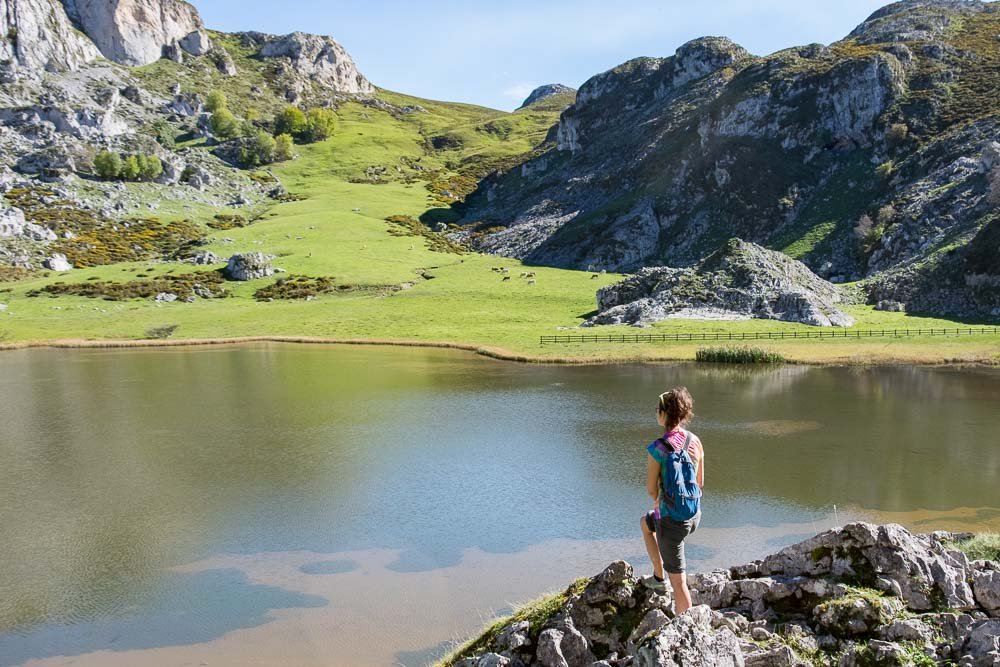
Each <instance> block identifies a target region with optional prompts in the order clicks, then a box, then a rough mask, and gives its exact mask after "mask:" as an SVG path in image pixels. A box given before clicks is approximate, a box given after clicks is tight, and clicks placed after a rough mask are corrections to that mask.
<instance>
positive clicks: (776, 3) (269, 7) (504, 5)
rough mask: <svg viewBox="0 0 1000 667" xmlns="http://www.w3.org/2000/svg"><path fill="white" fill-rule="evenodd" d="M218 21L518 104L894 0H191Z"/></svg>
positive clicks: (757, 49)
mask: <svg viewBox="0 0 1000 667" xmlns="http://www.w3.org/2000/svg"><path fill="white" fill-rule="evenodd" d="M193 4H195V6H197V7H198V10H199V11H200V12H201V15H202V18H203V19H204V21H205V24H206V25H207V26H208V27H210V28H213V29H216V30H225V31H238V30H260V31H262V32H271V33H277V34H284V33H287V32H292V31H294V30H302V31H305V32H313V33H319V34H325V35H332V36H333V37H334V38H335V39H337V41H339V42H340V43H341V44H343V45H344V47H345V48H346V49H347V50H348V52H350V54H351V55H352V56H353V57H354V60H355V61H356V62H357V63H358V67H359V68H360V70H361V72H362V73H363V74H365V76H367V77H368V78H369V79H370V80H371V81H372V82H373V83H375V84H376V85H378V86H381V87H383V88H388V89H390V90H395V91H398V92H403V93H409V94H413V95H417V96H420V97H425V98H430V99H439V100H450V101H456V102H471V103H475V104H482V105H484V106H489V107H494V108H498V109H508V110H509V109H513V108H515V107H517V106H518V105H519V104H520V103H521V100H522V99H523V98H524V97H525V96H526V95H527V94H528V92H530V91H531V89H532V88H533V87H534V86H537V85H540V84H543V83H564V84H566V85H570V86H573V87H574V88H575V87H578V86H579V85H580V84H581V83H583V82H584V81H586V80H587V79H588V78H589V77H590V76H592V75H594V74H597V73H598V72H603V71H604V70H606V69H609V68H611V67H614V66H615V65H617V64H619V63H622V62H624V61H626V60H629V59H630V58H634V57H636V56H668V55H671V54H673V52H674V50H675V49H676V48H677V47H678V46H679V45H681V44H683V43H684V42H686V41H688V40H690V39H693V38H695V37H700V36H703V35H725V36H727V37H730V38H731V39H733V40H734V41H736V42H738V43H740V44H742V45H743V46H744V47H746V48H747V49H749V50H750V51H751V52H752V53H757V54H766V53H772V52H774V51H777V50H779V49H782V48H785V47H788V46H794V45H798V44H808V43H811V42H822V43H829V42H832V41H836V40H837V39H840V38H841V37H843V36H845V35H846V34H847V33H848V32H850V31H851V30H852V29H853V28H854V26H856V25H857V24H858V23H861V21H863V20H864V19H865V18H866V17H867V16H868V15H869V14H871V13H872V12H873V11H875V10H876V9H877V8H878V7H880V6H882V5H883V4H886V3H885V2H884V0H839V1H838V2H827V1H825V0H699V1H697V2H691V1H683V2H682V1H680V0H660V1H659V2H656V1H652V0H647V1H641V0H615V1H604V2H596V1H594V0H534V1H533V2H532V1H529V0H501V1H500V2H496V1H494V2H482V1H481V0H465V1H464V2H459V1H456V0H424V1H422V2H419V1H418V2H415V1H412V0H410V1H406V0H372V1H369V2H358V1H349V2H336V1H334V2H322V1H320V0H295V1H294V2H287V3H286V2H275V1H274V0H267V1H265V0H193Z"/></svg>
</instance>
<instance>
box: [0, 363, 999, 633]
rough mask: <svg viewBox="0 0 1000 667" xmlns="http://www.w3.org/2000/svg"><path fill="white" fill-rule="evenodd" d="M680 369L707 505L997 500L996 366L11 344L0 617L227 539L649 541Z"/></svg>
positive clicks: (4, 622)
mask: <svg viewBox="0 0 1000 667" xmlns="http://www.w3.org/2000/svg"><path fill="white" fill-rule="evenodd" d="M676 384H685V385H687V386H688V387H689V388H690V389H691V391H692V393H693V394H694V396H695V400H696V408H695V409H696V412H697V415H698V416H697V419H696V421H695V423H694V424H693V425H692V429H693V430H694V431H695V432H696V433H698V434H699V435H700V436H701V437H702V439H703V441H704V443H705V447H706V450H707V452H708V454H707V460H706V470H707V473H708V487H707V494H708V495H707V496H706V527H715V528H720V527H736V526H746V525H775V524H778V523H793V522H799V523H802V522H808V521H810V520H812V519H815V518H818V517H820V516H825V515H826V513H827V512H828V511H829V509H830V507H831V506H832V505H833V504H837V505H841V506H843V505H857V506H860V507H864V508H869V509H875V510H892V511H900V512H908V511H912V510H914V509H917V508H929V509H937V510H951V509H953V508H955V507H977V508H990V507H996V505H997V502H998V500H997V498H996V496H995V493H994V492H993V489H995V488H997V487H998V486H1000V451H997V449H996V448H995V447H993V446H992V444H991V443H993V442H995V440H996V438H995V432H994V430H995V419H996V414H997V408H998V407H1000V372H998V371H995V370H987V371H982V370H976V371H965V370H963V371H956V370H943V369H900V368H870V369H851V368H815V367H805V366H788V367H765V368H759V369H758V368H752V369H751V368H745V367H727V366H715V365H695V364H658V365H620V366H592V367H591V366H587V367H558V366H530V365H517V364H508V363H500V362H496V361H492V360H485V359H481V358H477V357H473V356H470V355H460V354H453V353H447V352H443V351H428V350H415V349H407V350H401V349H391V350H390V349H371V348H358V347H353V348H346V349H345V348H333V347H308V348H291V347H282V346H268V347H263V348H233V349H213V350H200V351H197V352H190V351H183V352H178V351H173V350H171V351H142V352H127V353H121V352H113V353H83V354H67V353H64V352H57V351H37V350H36V351H23V352H12V353H9V356H8V357H5V367H4V374H3V376H2V377H0V442H3V443H5V446H4V447H0V525H2V526H3V528H4V538H5V539H4V540H3V541H0V590H3V591H4V592H5V595H4V596H2V597H0V627H2V628H11V627H14V626H21V625H29V624H35V623H45V622H49V623H52V622H61V621H62V620H70V619H93V618H98V617H104V616H109V615H110V616H113V615H115V614H117V613H118V612H119V610H121V609H123V608H125V607H126V606H128V605H136V606H137V607H139V608H141V607H142V606H143V605H144V604H147V603H148V600H149V599H150V598H149V596H148V595H147V592H148V591H149V590H156V586H157V583H156V582H157V581H158V580H159V578H160V576H161V574H162V572H163V571H164V569H165V568H168V567H170V566H172V565H177V564H180V563H185V562H190V561H194V560H199V559H201V558H204V557H206V556H209V555H211V554H220V553H230V554H239V553H257V552H264V551H284V550H309V551H315V552H317V553H319V554H323V553H335V552H340V551H349V550H356V549H370V548H387V549H393V550H398V551H399V553H400V556H399V558H398V559H397V561H396V562H395V563H392V564H390V565H389V567H390V570H392V571H396V572H400V571H404V572H406V571H408V572H421V571H428V570H434V569H437V568H441V567H443V566H446V565H452V564H455V563H457V562H458V561H459V560H460V558H461V554H462V552H463V549H466V548H470V547H478V548H480V549H482V550H484V551H487V552H493V553H510V552H517V551H520V550H523V549H524V548H525V547H527V546H529V545H533V544H538V543H540V542H543V541H545V540H550V539H555V538H570V539H622V538H631V537H633V536H634V534H635V529H636V526H635V524H636V518H637V516H638V515H639V513H640V512H641V511H642V510H643V509H644V508H645V506H646V504H647V499H646V497H645V492H644V489H643V479H644V478H643V475H644V468H643V466H644V457H645V451H644V447H645V445H646V444H647V443H648V442H649V441H650V440H652V439H653V438H655V437H656V436H657V435H659V434H658V432H657V426H656V423H655V407H656V397H657V395H658V394H659V393H660V392H662V391H664V390H665V389H668V388H669V387H671V386H673V385H676ZM94 415H101V418H100V419H95V418H94ZM40 534H43V535H45V536H46V539H45V540H41V539H39V535H40ZM724 547H725V545H721V548H724ZM315 563H317V564H322V563H326V564H323V565H315V567H317V568H319V569H323V568H332V569H336V568H338V567H345V566H344V565H343V564H337V563H335V562H334V561H331V560H330V559H329V558H323V557H317V558H315ZM238 588H239V586H238V585H234V588H233V590H234V591H236V590H237V589H238ZM234 594H235V593H234ZM144 601H145V602H144Z"/></svg>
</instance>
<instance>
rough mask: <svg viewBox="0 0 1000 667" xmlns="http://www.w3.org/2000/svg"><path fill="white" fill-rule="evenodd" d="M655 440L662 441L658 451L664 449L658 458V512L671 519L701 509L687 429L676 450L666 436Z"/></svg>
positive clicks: (680, 517) (694, 512) (682, 518)
mask: <svg viewBox="0 0 1000 667" xmlns="http://www.w3.org/2000/svg"><path fill="white" fill-rule="evenodd" d="M656 442H657V444H661V445H662V449H660V451H661V452H668V453H667V455H666V456H665V457H663V461H661V462H660V485H661V491H662V494H661V496H660V514H661V515H662V514H665V515H666V516H669V517H670V518H671V519H673V520H674V521H687V520H688V519H692V518H694V516H695V515H696V514H698V511H699V510H700V509H701V487H699V486H698V481H697V479H698V478H697V470H696V468H695V465H694V461H692V460H691V455H690V454H689V453H688V448H689V447H690V446H691V433H690V431H689V432H688V434H687V437H686V438H684V447H682V448H681V450H680V451H679V452H675V451H674V448H673V447H671V446H670V443H669V442H667V441H666V438H660V439H659V440H657V441H656ZM658 449H659V448H658Z"/></svg>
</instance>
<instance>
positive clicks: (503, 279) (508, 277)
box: [500, 276, 510, 282]
mask: <svg viewBox="0 0 1000 667" xmlns="http://www.w3.org/2000/svg"><path fill="white" fill-rule="evenodd" d="M505 280H510V276H504V277H503V278H501V279H500V282H503V281H505Z"/></svg>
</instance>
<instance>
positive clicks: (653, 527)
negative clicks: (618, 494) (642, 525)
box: [645, 510, 701, 574]
mask: <svg viewBox="0 0 1000 667" xmlns="http://www.w3.org/2000/svg"><path fill="white" fill-rule="evenodd" d="M645 518H646V527H647V528H649V532H651V533H656V543H657V544H658V545H659V547H660V558H662V559H663V569H664V570H666V571H667V572H669V573H670V574H680V573H682V572H684V568H685V566H686V565H687V563H686V561H685V559H684V539H685V538H686V537H687V536H688V535H690V534H691V533H693V532H694V531H696V530H698V524H699V523H700V522H701V512H698V513H697V514H695V515H694V517H693V518H691V519H688V520H687V521H674V520H673V519H671V518H670V517H668V516H662V517H660V519H659V521H657V519H656V513H655V512H653V511H652V510H650V511H648V512H646V517H645Z"/></svg>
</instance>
